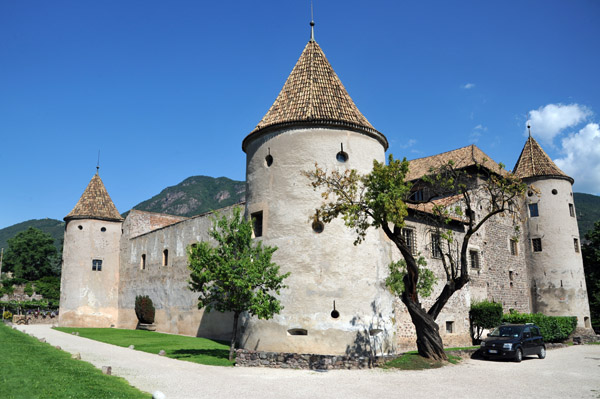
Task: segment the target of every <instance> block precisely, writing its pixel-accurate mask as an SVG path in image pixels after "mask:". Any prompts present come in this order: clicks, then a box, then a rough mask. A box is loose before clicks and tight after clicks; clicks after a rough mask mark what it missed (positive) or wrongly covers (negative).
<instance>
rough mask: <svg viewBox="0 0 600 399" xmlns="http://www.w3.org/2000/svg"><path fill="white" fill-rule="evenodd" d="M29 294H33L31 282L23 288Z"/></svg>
mask: <svg viewBox="0 0 600 399" xmlns="http://www.w3.org/2000/svg"><path fill="white" fill-rule="evenodd" d="M23 291H24V292H25V293H26V294H27V295H28V296H32V295H33V286H32V285H31V282H28V283H27V285H26V286H25V289H24V290H23Z"/></svg>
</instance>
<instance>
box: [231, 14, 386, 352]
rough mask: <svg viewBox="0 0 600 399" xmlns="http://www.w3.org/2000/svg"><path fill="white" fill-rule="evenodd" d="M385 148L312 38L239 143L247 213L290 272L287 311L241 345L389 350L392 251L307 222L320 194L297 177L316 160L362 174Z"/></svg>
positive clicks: (252, 324)
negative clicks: (386, 277) (387, 283)
mask: <svg viewBox="0 0 600 399" xmlns="http://www.w3.org/2000/svg"><path fill="white" fill-rule="evenodd" d="M311 26H312V24H311ZM387 147H388V143H387V140H386V138H385V136H384V135H383V134H381V133H380V132H378V131H377V130H376V129H375V128H374V127H373V126H372V125H371V123H369V121H368V120H367V119H366V118H365V117H364V116H363V115H362V113H361V112H360V111H359V110H358V108H357V107H356V105H355V104H354V102H353V101H352V99H351V98H350V96H349V94H348V92H347V91H346V89H345V88H344V86H343V84H342V83H341V81H340V79H339V78H338V76H337V75H336V73H335V72H334V70H333V68H332V67H331V65H330V63H329V62H328V60H327V58H326V57H325V54H324V53H323V51H322V50H321V48H320V46H319V45H318V44H317V42H316V41H315V40H314V36H313V35H312V34H311V39H310V41H309V42H308V44H307V45H306V47H305V48H304V51H303V52H302V54H301V56H300V59H299V60H298V62H297V63H296V65H295V66H294V68H293V70H292V72H291V73H290V75H289V77H288V79H287V81H286V82H285V84H284V86H283V89H282V90H281V92H280V93H279V95H278V97H277V99H276V100H275V102H274V103H273V105H272V106H271V108H270V109H269V110H268V112H267V113H266V115H265V116H264V117H263V118H262V120H261V121H260V122H259V124H258V125H257V126H256V128H255V129H254V130H253V131H252V132H251V133H250V134H249V135H248V136H247V137H246V138H245V139H244V141H243V143H242V149H243V150H244V152H245V153H246V155H247V161H246V181H247V191H246V201H247V203H246V212H247V215H248V217H251V218H252V219H254V221H255V236H256V238H257V239H261V240H263V242H264V244H266V245H271V246H277V247H278V250H277V251H276V252H275V254H274V256H273V260H274V261H275V262H277V263H278V264H279V265H280V266H281V270H282V272H290V273H291V274H290V276H289V278H288V279H286V281H285V283H286V284H287V285H288V286H289V288H287V289H286V290H285V292H283V293H282V298H281V300H282V305H283V307H284V309H283V310H282V312H281V313H280V314H279V315H277V316H275V318H274V319H272V320H269V321H264V320H256V319H250V320H248V321H247V325H246V326H245V328H244V330H243V337H242V339H241V343H242V345H243V346H245V347H246V348H250V349H255V350H266V351H281V352H300V353H307V352H308V353H324V354H327V353H328V354H344V353H357V352H358V353H359V352H361V351H364V350H366V349H367V348H371V349H372V348H375V347H376V348H377V353H381V352H386V351H389V350H390V348H391V342H392V334H393V322H392V320H393V309H392V303H393V299H392V297H391V295H390V294H389V292H388V291H387V290H386V288H385V287H384V284H383V283H382V281H383V276H384V275H385V274H386V273H387V265H388V264H389V261H390V248H389V245H388V244H387V242H386V241H385V240H384V239H383V238H382V233H380V232H379V231H377V230H371V231H369V233H368V234H367V239H366V240H365V242H364V243H362V244H360V245H358V246H354V245H353V242H354V240H355V238H356V237H355V236H354V235H353V233H352V231H351V230H350V229H348V228H346V227H345V226H344V224H343V222H342V221H340V220H334V221H333V222H332V223H330V224H327V225H323V223H321V221H320V220H318V218H313V217H312V216H313V215H314V214H315V210H316V208H318V207H319V206H320V205H321V203H322V198H321V196H320V193H319V192H315V191H314V190H313V188H312V187H311V186H310V184H309V183H310V182H309V180H308V178H307V177H305V176H304V175H303V174H302V172H303V171H309V170H314V168H315V163H317V164H318V165H319V167H321V168H323V169H325V170H328V171H331V170H340V171H343V170H346V169H357V170H358V171H359V172H361V173H367V172H369V171H371V169H372V167H373V160H374V159H375V160H377V161H379V162H384V161H385V150H386V149H387Z"/></svg>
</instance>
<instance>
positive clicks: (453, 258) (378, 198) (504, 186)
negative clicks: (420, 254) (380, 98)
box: [304, 155, 525, 360]
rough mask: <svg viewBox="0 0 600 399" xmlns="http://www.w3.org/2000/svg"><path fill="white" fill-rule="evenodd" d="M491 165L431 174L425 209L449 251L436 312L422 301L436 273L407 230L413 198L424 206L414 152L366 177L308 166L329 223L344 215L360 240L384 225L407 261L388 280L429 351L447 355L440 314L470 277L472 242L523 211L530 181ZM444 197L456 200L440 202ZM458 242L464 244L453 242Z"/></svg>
mask: <svg viewBox="0 0 600 399" xmlns="http://www.w3.org/2000/svg"><path fill="white" fill-rule="evenodd" d="M457 161H458V160H457ZM484 166H485V165H480V164H475V165H474V166H472V167H470V168H458V167H456V166H455V163H454V162H452V161H450V162H448V163H447V164H444V165H441V166H439V167H437V168H435V169H432V170H430V172H429V174H428V176H427V177H426V178H425V179H423V182H424V184H425V185H426V188H427V192H428V193H430V195H429V197H430V199H429V200H427V199H426V202H427V201H429V202H428V204H429V205H430V206H429V208H426V207H422V209H424V210H425V209H427V211H426V212H421V214H427V215H428V216H427V218H428V221H427V223H428V224H429V225H430V226H432V230H434V231H435V232H436V233H437V234H438V235H439V237H440V240H438V241H439V242H438V243H436V244H435V245H437V247H438V250H439V252H440V253H441V254H442V255H443V256H442V263H443V268H444V272H445V275H446V283H445V284H444V286H443V288H442V291H441V292H440V294H439V295H438V297H437V298H436V300H435V301H434V303H433V305H432V306H431V307H430V308H429V310H426V309H424V308H423V307H422V304H421V301H420V299H419V296H420V295H423V293H425V294H426V293H428V292H431V290H430V289H426V288H427V286H431V285H432V284H433V283H434V282H435V279H433V278H432V273H431V272H430V271H428V272H427V273H425V272H424V271H423V270H424V267H423V264H422V262H419V261H418V259H416V258H415V256H414V255H413V254H412V251H411V248H410V246H409V245H408V243H407V242H406V240H405V238H404V236H403V234H402V227H403V226H404V220H405V218H406V216H407V215H408V209H409V204H410V205H412V206H413V207H415V206H416V208H417V209H419V207H418V205H419V204H415V201H413V200H411V189H412V188H413V183H412V182H409V181H406V176H407V174H408V168H409V164H408V161H406V158H405V159H404V160H402V161H400V160H397V159H394V158H393V156H392V155H390V156H389V162H388V164H387V165H386V164H385V163H380V162H377V161H373V170H372V171H371V172H370V173H368V174H366V175H360V174H359V173H358V172H357V171H356V170H354V169H351V170H345V171H344V172H339V171H333V172H331V173H329V174H328V173H327V172H326V171H324V170H323V169H321V168H319V166H318V165H317V166H316V170H315V171H310V172H304V174H305V175H306V176H307V177H308V178H309V179H310V180H311V184H312V186H313V188H314V189H315V190H322V191H323V192H322V197H323V199H324V203H323V204H322V206H321V207H320V208H319V209H318V210H317V212H318V215H319V217H320V218H321V219H322V221H323V222H324V223H329V222H331V221H332V220H333V219H335V218H337V217H341V218H342V219H343V220H344V223H345V224H346V226H347V227H349V228H351V229H353V230H354V232H355V233H356V236H357V238H356V241H355V244H358V243H360V242H361V241H363V240H364V238H365V235H366V231H367V229H368V228H369V227H374V228H380V229H382V230H383V232H384V233H385V235H386V236H387V237H388V238H389V239H390V240H391V241H392V242H393V243H394V244H395V245H396V247H397V248H398V250H399V251H400V253H401V254H402V257H403V258H404V263H396V266H393V265H392V266H391V267H390V278H388V280H387V281H386V284H387V285H388V287H389V288H390V290H391V291H392V292H394V293H396V294H397V295H398V296H399V297H400V299H401V300H402V302H403V303H404V305H405V306H406V308H407V310H408V313H409V314H410V317H411V320H412V322H413V324H414V326H415V329H416V332H417V349H418V352H419V355H421V356H423V357H427V358H432V359H436V360H440V359H447V357H446V354H445V352H444V346H443V343H442V339H441V337H440V334H439V326H438V325H437V324H436V323H435V319H436V318H437V316H438V315H439V313H440V312H441V310H442V309H443V307H444V306H445V305H446V303H447V302H448V300H449V299H450V297H451V296H452V295H453V294H454V293H455V292H456V291H458V290H460V289H462V287H464V286H465V284H467V283H468V282H469V268H468V264H467V260H468V246H469V240H470V239H471V237H472V236H473V235H474V234H475V233H476V232H477V231H478V230H479V229H480V228H481V227H482V226H483V224H484V223H485V222H486V221H488V220H489V219H490V218H492V217H493V216H495V215H498V214H502V213H505V212H506V213H509V212H512V213H513V214H515V215H516V214H517V212H516V209H517V207H516V203H517V202H516V198H517V197H519V196H521V195H522V194H523V192H524V191H525V185H524V184H523V183H522V182H521V181H520V180H519V179H517V178H516V177H514V176H513V175H511V174H508V173H506V172H504V171H503V170H502V169H501V170H498V171H497V172H490V170H489V169H488V168H486V167H484ZM452 196H455V197H456V198H451V197H452ZM436 198H437V199H439V198H445V199H452V201H441V202H440V201H437V202H436V200H435V199H436ZM445 204H448V205H445ZM457 204H458V205H457ZM420 205H421V206H422V205H423V204H420ZM463 209H464V211H463ZM475 209H477V213H478V214H479V216H477V215H476V212H475ZM457 220H458V221H459V223H460V224H462V226H463V227H462V230H463V231H462V232H461V236H460V237H457V236H455V233H454V232H453V230H452V229H450V228H449V227H448V226H449V224H451V223H455V222H456V221H457ZM460 240H462V242H458V241H460ZM455 241H456V244H457V245H456V246H455V245H451V244H453V243H454V242H455ZM453 248H457V249H456V250H453ZM425 270H426V269H425ZM424 280H425V281H424ZM400 282H401V283H400Z"/></svg>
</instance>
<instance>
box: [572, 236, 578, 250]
mask: <svg viewBox="0 0 600 399" xmlns="http://www.w3.org/2000/svg"><path fill="white" fill-rule="evenodd" d="M573 246H574V247H575V252H579V240H578V239H577V238H573Z"/></svg>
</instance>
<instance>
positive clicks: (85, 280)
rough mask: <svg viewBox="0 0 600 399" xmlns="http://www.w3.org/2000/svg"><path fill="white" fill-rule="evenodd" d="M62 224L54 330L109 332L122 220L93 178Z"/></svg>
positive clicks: (112, 321)
mask: <svg viewBox="0 0 600 399" xmlns="http://www.w3.org/2000/svg"><path fill="white" fill-rule="evenodd" d="M64 220H65V238H64V246H63V262H62V274H61V284H60V309H59V319H58V322H59V325H60V326H68V327H111V326H114V325H116V324H117V308H118V302H117V297H118V292H119V240H120V238H121V223H122V221H123V218H122V217H121V215H120V214H119V212H118V211H117V208H116V207H115V205H114V204H113V202H112V200H111V199H110V196H109V195H108V192H107V191H106V188H105V187H104V184H103V183H102V180H101V179H100V176H99V175H98V173H96V174H95V175H94V177H93V178H92V180H91V181H90V183H89V184H88V186H87V188H86V189H85V191H84V192H83V195H82V196H81V198H80V199H79V201H78V202H77V205H75V208H73V210H72V211H71V212H70V213H69V214H68V215H67V216H65V219H64Z"/></svg>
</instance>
